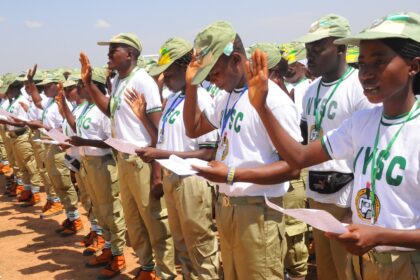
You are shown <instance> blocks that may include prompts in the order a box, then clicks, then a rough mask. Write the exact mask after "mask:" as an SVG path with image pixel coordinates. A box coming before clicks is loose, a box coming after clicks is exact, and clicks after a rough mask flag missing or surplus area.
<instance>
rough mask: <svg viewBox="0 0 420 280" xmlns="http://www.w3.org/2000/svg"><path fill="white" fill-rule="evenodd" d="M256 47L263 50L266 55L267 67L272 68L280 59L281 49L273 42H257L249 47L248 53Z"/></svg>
mask: <svg viewBox="0 0 420 280" xmlns="http://www.w3.org/2000/svg"><path fill="white" fill-rule="evenodd" d="M256 49H259V50H260V51H262V52H264V53H265V54H266V55H267V67H268V69H272V68H274V67H276V65H277V64H279V62H280V60H281V59H282V56H281V50H280V49H279V47H278V46H277V45H276V44H273V43H257V44H254V45H252V46H250V47H249V50H250V53H251V54H252V53H253V52H255V50H256Z"/></svg>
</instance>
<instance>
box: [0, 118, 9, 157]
mask: <svg viewBox="0 0 420 280" xmlns="http://www.w3.org/2000/svg"><path fill="white" fill-rule="evenodd" d="M2 130H4V127H3V125H0V160H1V161H7V160H9V159H8V158H7V152H6V146H5V145H4V140H3V132H2Z"/></svg>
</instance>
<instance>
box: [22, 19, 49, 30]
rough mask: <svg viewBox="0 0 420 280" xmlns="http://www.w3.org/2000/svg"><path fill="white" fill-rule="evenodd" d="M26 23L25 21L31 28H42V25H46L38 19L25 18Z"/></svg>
mask: <svg viewBox="0 0 420 280" xmlns="http://www.w3.org/2000/svg"><path fill="white" fill-rule="evenodd" d="M24 23H25V26H26V27H28V28H30V29H33V28H40V27H42V26H44V24H43V23H42V22H40V21H37V20H25V21H24Z"/></svg>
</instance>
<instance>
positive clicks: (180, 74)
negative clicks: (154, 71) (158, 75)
mask: <svg viewBox="0 0 420 280" xmlns="http://www.w3.org/2000/svg"><path fill="white" fill-rule="evenodd" d="M185 71H186V68H185V67H182V66H180V65H178V64H176V63H173V64H172V65H171V66H169V67H168V69H166V70H165V71H164V72H163V82H164V83H165V85H166V86H167V87H168V88H169V89H170V90H171V91H173V92H178V91H180V90H182V89H183V88H184V87H185Z"/></svg>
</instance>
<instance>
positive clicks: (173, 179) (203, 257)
mask: <svg viewBox="0 0 420 280" xmlns="http://www.w3.org/2000/svg"><path fill="white" fill-rule="evenodd" d="M191 55H192V45H191V44H190V43H189V42H187V41H186V40H184V39H182V38H170V39H168V40H167V41H166V42H165V43H164V44H163V45H162V47H161V48H160V57H159V61H158V63H157V64H156V65H155V66H153V67H151V68H150V70H149V73H150V74H151V75H159V74H161V73H163V77H164V78H163V79H164V84H165V86H166V87H167V88H168V89H169V90H170V91H171V94H169V96H168V97H167V102H166V106H165V109H164V110H163V117H162V118H161V120H160V122H159V129H158V133H157V146H156V148H152V147H147V148H141V149H139V150H137V151H136V152H137V154H138V155H139V156H140V157H141V158H142V159H143V160H144V161H146V162H149V161H152V160H155V159H166V158H169V156H170V155H172V154H173V155H176V156H179V157H181V158H199V159H203V160H207V161H208V160H211V159H212V156H213V154H214V150H215V148H216V142H217V132H216V131H213V132H210V133H208V134H206V135H203V136H201V137H199V138H197V139H191V138H189V137H187V136H186V135H185V128H184V122H183V118H182V111H183V108H184V99H185V71H186V68H187V66H188V64H189V63H190V61H191ZM127 100H128V102H129V103H131V104H132V107H133V110H136V111H137V115H138V117H139V119H140V120H141V121H147V120H145V117H144V116H145V112H141V111H140V112H139V110H138V109H137V108H136V107H138V106H136V105H134V103H135V101H136V100H141V99H139V96H138V95H136V94H130V93H128V95H127ZM136 103H138V101H137V102H136ZM198 103H199V107H200V108H201V109H202V110H203V109H204V108H205V107H206V106H207V105H209V104H210V103H211V97H210V95H209V94H208V92H207V91H206V90H205V89H203V88H199V89H198ZM142 108H144V106H142ZM163 188H164V193H165V195H164V197H165V200H166V205H167V207H168V218H169V226H170V229H171V233H172V237H173V239H174V244H175V249H176V250H177V253H178V257H179V260H180V262H181V265H182V274H183V276H184V277H185V278H186V279H198V278H203V279H219V257H218V246H217V240H216V236H215V233H214V231H213V220H212V189H211V186H209V185H208V184H207V181H206V180H204V179H203V178H199V177H196V176H188V177H181V176H178V175H177V174H174V173H172V172H169V171H167V170H164V178H163Z"/></svg>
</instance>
